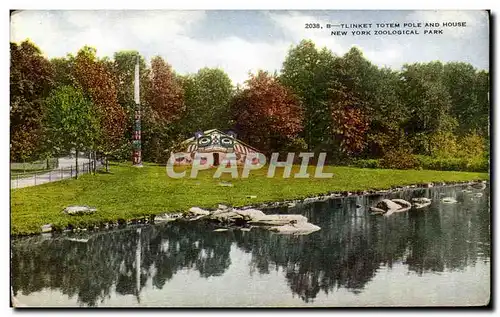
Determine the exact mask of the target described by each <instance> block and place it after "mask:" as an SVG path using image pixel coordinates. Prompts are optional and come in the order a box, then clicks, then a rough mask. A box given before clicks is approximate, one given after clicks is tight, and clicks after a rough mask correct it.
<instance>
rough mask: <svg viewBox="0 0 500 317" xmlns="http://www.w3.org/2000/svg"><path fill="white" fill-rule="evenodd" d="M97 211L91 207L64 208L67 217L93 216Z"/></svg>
mask: <svg viewBox="0 0 500 317" xmlns="http://www.w3.org/2000/svg"><path fill="white" fill-rule="evenodd" d="M96 211H97V209H96V208H93V207H89V206H69V207H66V208H64V210H63V212H64V213H65V214H67V215H71V216H74V215H86V214H93V213H94V212H96Z"/></svg>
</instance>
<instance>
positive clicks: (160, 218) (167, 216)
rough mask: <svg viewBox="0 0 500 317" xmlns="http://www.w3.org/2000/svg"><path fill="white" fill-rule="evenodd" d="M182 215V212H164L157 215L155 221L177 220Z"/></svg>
mask: <svg viewBox="0 0 500 317" xmlns="http://www.w3.org/2000/svg"><path fill="white" fill-rule="evenodd" d="M180 217H181V214H171V213H164V214H160V215H156V216H155V218H154V222H155V223H161V222H170V221H176V220H178V219H179V218H180Z"/></svg>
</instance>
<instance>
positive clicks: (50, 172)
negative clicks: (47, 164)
mask: <svg viewBox="0 0 500 317" xmlns="http://www.w3.org/2000/svg"><path fill="white" fill-rule="evenodd" d="M51 172H52V171H49V182H51V181H52V179H51V177H50V175H51Z"/></svg>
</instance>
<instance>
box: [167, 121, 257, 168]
mask: <svg viewBox="0 0 500 317" xmlns="http://www.w3.org/2000/svg"><path fill="white" fill-rule="evenodd" d="M179 152H180V153H178V154H177V155H176V159H175V165H190V164H192V163H193V161H194V157H195V155H196V154H197V153H199V154H200V163H201V164H206V163H207V162H208V163H209V164H210V165H211V166H219V165H220V164H221V162H223V161H224V158H225V157H226V155H227V154H228V153H234V154H235V156H236V162H237V164H238V165H243V164H245V162H246V161H247V158H248V160H249V163H251V164H258V163H259V158H258V156H256V155H254V154H255V153H260V152H259V151H258V150H256V149H255V148H253V147H251V146H250V145H248V144H245V143H243V142H242V141H241V140H238V139H237V138H236V134H234V133H232V132H228V133H224V132H222V131H220V130H218V129H211V130H207V131H204V132H197V133H195V136H194V137H192V138H189V139H187V140H185V141H184V142H182V144H181V146H180V151H179Z"/></svg>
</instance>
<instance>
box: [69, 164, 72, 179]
mask: <svg viewBox="0 0 500 317" xmlns="http://www.w3.org/2000/svg"><path fill="white" fill-rule="evenodd" d="M69 169H70V177H71V178H73V165H71V166H70V167H69Z"/></svg>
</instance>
